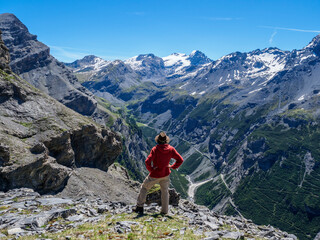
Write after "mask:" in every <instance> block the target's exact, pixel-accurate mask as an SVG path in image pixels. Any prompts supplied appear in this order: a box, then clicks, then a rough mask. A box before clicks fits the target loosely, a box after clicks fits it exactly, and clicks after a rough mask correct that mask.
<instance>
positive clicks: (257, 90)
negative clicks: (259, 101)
mask: <svg viewBox="0 0 320 240" xmlns="http://www.w3.org/2000/svg"><path fill="white" fill-rule="evenodd" d="M261 89H262V88H258V89H255V90H253V91H251V92H249V93H248V94H251V93H254V92H259V91H260V90H261Z"/></svg>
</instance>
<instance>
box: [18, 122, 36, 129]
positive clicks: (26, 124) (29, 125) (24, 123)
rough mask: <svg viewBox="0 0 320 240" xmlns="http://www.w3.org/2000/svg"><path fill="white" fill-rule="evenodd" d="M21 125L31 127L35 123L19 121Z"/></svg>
mask: <svg viewBox="0 0 320 240" xmlns="http://www.w3.org/2000/svg"><path fill="white" fill-rule="evenodd" d="M19 124H20V125H22V126H24V127H26V128H31V127H32V124H33V123H30V122H19Z"/></svg>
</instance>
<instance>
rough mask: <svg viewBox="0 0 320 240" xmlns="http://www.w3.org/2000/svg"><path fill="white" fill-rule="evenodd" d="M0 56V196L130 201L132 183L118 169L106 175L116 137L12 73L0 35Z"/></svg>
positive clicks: (113, 157) (117, 141)
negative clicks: (17, 193)
mask: <svg viewBox="0 0 320 240" xmlns="http://www.w3.org/2000/svg"><path fill="white" fill-rule="evenodd" d="M0 56H1V57H0V61H1V64H0V191H8V190H10V189H14V188H21V187H24V188H32V189H34V190H35V191H37V192H39V193H41V194H57V193H59V195H61V196H73V197H74V196H96V197H99V196H100V197H104V198H105V199H108V198H109V199H110V200H115V199H118V200H122V201H124V202H127V203H132V202H134V201H135V198H136V194H137V188H136V187H137V183H135V182H132V181H131V180H129V179H128V173H127V172H126V171H125V170H124V169H123V168H121V167H120V168H119V167H116V166H113V167H112V169H111V170H110V171H108V169H109V167H110V166H111V165H112V164H113V163H114V161H115V160H116V158H117V157H118V155H119V154H120V153H121V152H122V144H121V138H120V136H119V135H118V134H116V133H115V132H113V131H111V130H110V129H109V128H105V127H101V125H99V124H97V123H95V122H94V121H92V120H90V119H89V118H87V117H85V116H82V115H80V114H78V113H76V112H74V111H73V110H71V109H69V108H67V107H65V106H64V105H62V104H61V103H60V102H58V101H56V100H55V99H53V98H52V97H50V96H48V95H46V94H45V93H43V92H41V91H40V90H38V89H36V88H35V87H33V86H32V85H30V84H29V83H28V82H27V81H25V80H23V79H21V78H20V77H19V76H17V75H16V74H14V73H12V72H11V70H10V67H9V52H8V49H7V48H6V47H5V46H4V45H3V42H2V40H1V36H0ZM107 171H108V172H107ZM91 175H94V176H95V178H94V179H92V178H90V177H88V176H91ZM96 179H100V180H101V182H97V181H96ZM115 180H116V182H114V181H115ZM85 186H87V187H88V186H90V189H89V190H88V189H86V187H85ZM128 186H132V187H131V188H130V189H127V191H126V194H123V191H122V193H121V192H120V191H119V190H120V189H123V188H128ZM106 192H107V194H106Z"/></svg>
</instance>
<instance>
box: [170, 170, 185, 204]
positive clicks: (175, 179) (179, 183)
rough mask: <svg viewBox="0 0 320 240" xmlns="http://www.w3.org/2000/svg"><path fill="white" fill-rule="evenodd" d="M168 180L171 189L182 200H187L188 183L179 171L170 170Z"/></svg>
mask: <svg viewBox="0 0 320 240" xmlns="http://www.w3.org/2000/svg"><path fill="white" fill-rule="evenodd" d="M170 180H171V184H172V185H173V187H174V188H175V189H176V191H177V192H178V193H180V195H181V197H182V198H185V199H186V198H188V188H189V186H188V185H189V181H188V180H187V179H186V177H185V175H184V174H181V173H180V172H179V171H176V170H172V171H171V174H170Z"/></svg>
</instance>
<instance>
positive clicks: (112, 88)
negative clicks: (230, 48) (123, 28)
mask: <svg viewBox="0 0 320 240" xmlns="http://www.w3.org/2000/svg"><path fill="white" fill-rule="evenodd" d="M97 59H99V58H97V57H94V56H86V57H84V58H83V59H80V60H76V61H74V62H73V63H65V65H66V66H68V67H70V68H71V69H72V70H73V72H74V74H76V76H77V77H78V79H79V81H81V82H82V85H83V86H85V87H86V88H88V89H89V90H90V91H91V92H93V93H94V94H95V95H96V96H98V97H102V98H104V99H107V100H109V101H111V102H113V103H115V104H117V105H118V106H121V105H124V104H125V102H128V101H140V100H141V99H143V98H145V96H149V95H151V94H152V93H154V91H157V90H158V89H159V88H162V87H163V86H168V85H173V84H177V83H180V82H182V81H185V79H186V78H188V77H193V76H194V75H196V74H199V73H201V72H203V71H204V69H206V68H207V67H208V66H209V65H210V63H211V62H212V60H210V59H209V58H208V57H206V56H205V55H204V54H203V53H202V52H200V51H193V52H192V53H191V54H190V55H186V54H178V53H174V54H172V55H170V56H168V57H164V58H160V57H157V56H155V55H154V54H141V55H139V56H135V57H132V58H129V59H127V60H125V61H121V60H115V61H112V62H108V61H104V60H102V59H99V60H97ZM95 62H98V63H101V65H98V66H99V67H98V66H97V64H96V63H95Z"/></svg>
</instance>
